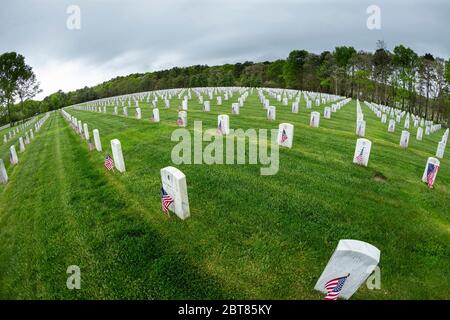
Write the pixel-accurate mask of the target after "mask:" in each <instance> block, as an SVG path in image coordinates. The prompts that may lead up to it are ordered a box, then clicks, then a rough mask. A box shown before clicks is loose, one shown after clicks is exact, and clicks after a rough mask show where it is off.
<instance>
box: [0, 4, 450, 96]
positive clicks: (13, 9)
mask: <svg viewBox="0 0 450 320" xmlns="http://www.w3.org/2000/svg"><path fill="white" fill-rule="evenodd" d="M70 5H77V6H78V7H79V8H80V12H81V28H80V29H79V30H77V29H75V30H70V29H68V28H67V20H68V19H69V18H71V17H73V16H71V15H70V14H68V13H67V8H68V7H69V6H70ZM370 5H377V6H378V7H379V8H380V10H381V29H379V30H370V29H368V28H367V24H366V22H367V19H368V18H369V14H367V13H366V10H367V7H368V6H370ZM449 17H450V4H449V1H448V0H428V1H426V0H382V1H380V0H373V1H366V0H336V1H328V0H292V1H288V0H270V1H268V0H189V1H188V0H147V1H144V0H139V1H138V0H127V1H125V0H122V1H118V0H83V1H76V0H70V1H64V0H58V1H56V0H39V1H38V0H34V1H33V0H15V1H13V0H2V3H1V9H0V53H3V52H8V51H17V52H19V53H21V54H23V55H24V56H25V58H26V62H27V63H28V64H30V65H31V66H32V67H33V69H34V71H35V73H36V75H37V77H38V80H39V81H40V82H41V88H42V89H43V93H42V94H40V95H39V96H38V98H43V97H45V96H46V95H49V94H51V93H53V92H55V91H57V90H58V89H62V90H64V91H69V90H73V89H77V88H81V87H84V86H91V85H95V84H98V83H101V82H103V81H105V80H108V79H110V78H112V77H115V76H118V75H127V74H129V73H134V72H146V71H154V70H161V69H166V68H170V67H173V66H188V65H192V64H208V65H214V64H222V63H235V62H239V61H241V62H242V61H246V60H251V61H264V60H274V59H278V58H285V57H286V56H287V55H288V54H289V52H290V51H291V50H293V49H306V50H308V51H312V52H316V53H319V52H321V51H323V50H330V51H332V50H333V48H334V47H335V46H340V45H350V46H354V47H355V48H356V49H357V50H371V51H372V50H374V48H375V44H376V41H377V40H378V39H382V40H384V41H385V42H386V43H387V45H388V48H389V49H391V50H392V49H393V47H394V46H395V45H397V44H400V43H402V44H404V45H406V46H409V47H411V48H413V49H414V50H415V51H416V52H418V53H419V54H424V53H426V52H430V53H432V54H433V55H437V56H440V57H443V58H449V57H450V38H449V30H450V19H449ZM71 21H73V20H71Z"/></svg>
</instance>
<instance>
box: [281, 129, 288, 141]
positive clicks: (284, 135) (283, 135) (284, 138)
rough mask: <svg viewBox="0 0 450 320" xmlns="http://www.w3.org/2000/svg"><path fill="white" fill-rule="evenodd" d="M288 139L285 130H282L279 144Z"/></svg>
mask: <svg viewBox="0 0 450 320" xmlns="http://www.w3.org/2000/svg"><path fill="white" fill-rule="evenodd" d="M287 139H288V136H287V134H286V130H284V129H283V132H282V133H281V143H284V142H285V141H286V140H287Z"/></svg>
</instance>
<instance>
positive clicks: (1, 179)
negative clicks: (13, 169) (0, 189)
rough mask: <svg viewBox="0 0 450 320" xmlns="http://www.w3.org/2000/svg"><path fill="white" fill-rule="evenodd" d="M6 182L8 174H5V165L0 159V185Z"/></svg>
mask: <svg viewBox="0 0 450 320" xmlns="http://www.w3.org/2000/svg"><path fill="white" fill-rule="evenodd" d="M7 182H8V173H7V172H6V168H5V163H4V162H3V159H0V183H7Z"/></svg>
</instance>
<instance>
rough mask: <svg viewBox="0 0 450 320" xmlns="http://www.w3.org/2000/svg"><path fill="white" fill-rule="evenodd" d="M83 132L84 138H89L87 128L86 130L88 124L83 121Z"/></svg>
mask: <svg viewBox="0 0 450 320" xmlns="http://www.w3.org/2000/svg"><path fill="white" fill-rule="evenodd" d="M83 132H84V138H85V139H86V140H89V130H88V125H87V123H85V124H84V125H83Z"/></svg>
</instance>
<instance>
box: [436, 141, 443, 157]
mask: <svg viewBox="0 0 450 320" xmlns="http://www.w3.org/2000/svg"><path fill="white" fill-rule="evenodd" d="M444 151H445V142H444V141H440V142H439V143H438V147H437V150H436V157H437V158H440V159H442V158H443V157H444Z"/></svg>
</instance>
